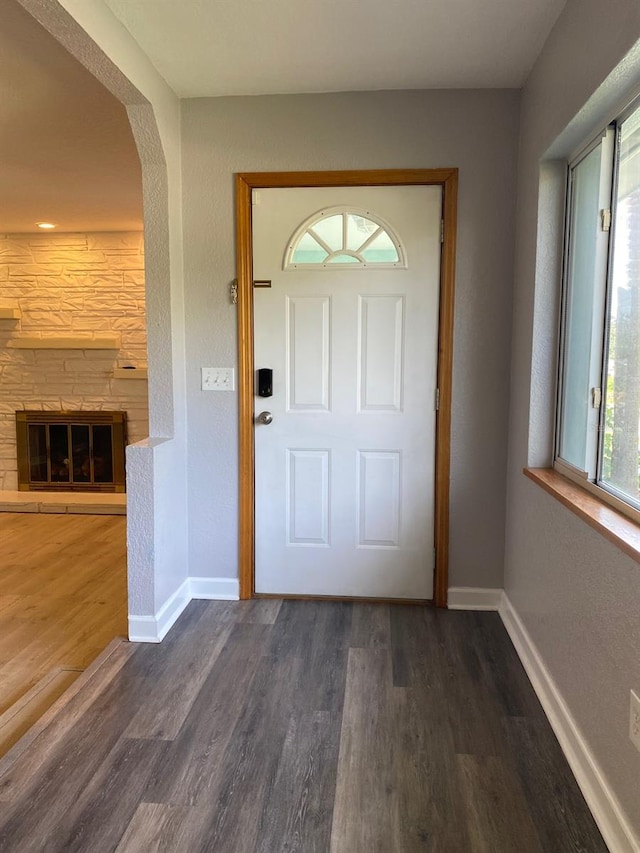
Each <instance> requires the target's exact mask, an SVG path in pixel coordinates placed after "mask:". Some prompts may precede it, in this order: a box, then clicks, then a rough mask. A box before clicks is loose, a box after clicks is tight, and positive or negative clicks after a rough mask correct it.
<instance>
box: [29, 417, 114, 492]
mask: <svg viewBox="0 0 640 853" xmlns="http://www.w3.org/2000/svg"><path fill="white" fill-rule="evenodd" d="M126 425H127V416H126V412H105V411H100V412H68V411H63V412H39V411H34V412H29V411H20V412H16V430H17V445H18V488H19V489H20V491H87V492H124V491H125V446H126V441H127V435H126Z"/></svg>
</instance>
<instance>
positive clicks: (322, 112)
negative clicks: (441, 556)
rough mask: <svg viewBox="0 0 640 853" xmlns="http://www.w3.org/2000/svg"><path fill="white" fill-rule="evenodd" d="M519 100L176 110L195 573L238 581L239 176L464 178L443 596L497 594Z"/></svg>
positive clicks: (386, 96)
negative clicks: (447, 581)
mask: <svg viewBox="0 0 640 853" xmlns="http://www.w3.org/2000/svg"><path fill="white" fill-rule="evenodd" d="M518 102H519V95H518V93H517V92H514V91H509V90H504V91H494V92H488V91H431V92H375V93H371V92H370V93H347V94H337V95H301V96H281V97H277V96H276V97H253V98H217V99H198V100H187V101H183V105H182V111H183V143H182V144H183V188H184V219H183V224H184V239H185V245H184V247H185V305H186V329H187V383H188V384H187V390H188V415H189V418H188V423H189V462H188V464H189V523H190V535H189V543H190V567H191V568H190V573H191V574H192V575H196V576H202V577H234V576H236V575H237V516H238V503H237V481H238V466H237V400H236V395H235V394H222V393H220V394H211V393H203V392H202V391H201V390H200V373H199V368H200V367H201V366H203V365H204V366H209V365H210V366H234V365H236V363H237V357H236V323H237V318H236V309H235V308H234V307H233V306H232V305H231V304H230V301H229V291H228V288H229V282H230V281H231V280H232V279H233V278H234V276H235V258H234V206H233V173H234V172H241V171H269V170H284V171H289V170H311V169H324V170H327V169H376V168H394V167H398V168H400V167H417V168H435V167H441V166H457V167H458V168H459V169H460V192H459V220H458V268H457V281H456V314H455V330H454V334H455V342H454V368H453V422H452V460H451V549H450V553H451V560H450V573H451V574H450V577H451V583H452V585H464V586H485V587H495V586H502V564H503V542H504V508H505V495H504V479H505V470H506V468H505V449H506V442H507V393H508V371H509V363H508V353H509V342H510V324H511V274H512V251H513V211H514V199H515V182H514V172H515V160H516V144H515V140H516V134H517V120H518Z"/></svg>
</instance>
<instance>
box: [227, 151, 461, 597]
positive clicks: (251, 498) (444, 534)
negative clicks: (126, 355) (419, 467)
mask: <svg viewBox="0 0 640 853" xmlns="http://www.w3.org/2000/svg"><path fill="white" fill-rule="evenodd" d="M419 185H424V186H434V185H437V186H441V187H442V219H443V222H444V229H443V239H442V251H441V260H440V309H439V318H438V369H437V372H438V389H439V392H440V399H439V408H438V411H437V412H436V466H435V469H436V470H435V495H434V500H435V505H434V515H435V526H434V542H435V551H436V560H435V571H434V604H436V606H438V607H446V606H447V589H448V575H449V474H450V461H451V394H452V368H453V303H454V289H455V262H456V226H457V201H458V170H457V169H454V168H451V169H380V170H373V171H344V172H342V171H341V172H242V173H239V174H236V269H237V276H238V387H239V405H238V416H239V555H238V558H239V579H240V598H241V599H246V598H252V597H253V595H254V589H255V586H254V584H255V479H254V477H255V450H254V431H253V417H254V411H253V406H254V361H253V263H252V248H253V245H252V239H253V232H252V222H251V193H252V190H254V189H270V188H294V187H359V186H377V187H380V186H419Z"/></svg>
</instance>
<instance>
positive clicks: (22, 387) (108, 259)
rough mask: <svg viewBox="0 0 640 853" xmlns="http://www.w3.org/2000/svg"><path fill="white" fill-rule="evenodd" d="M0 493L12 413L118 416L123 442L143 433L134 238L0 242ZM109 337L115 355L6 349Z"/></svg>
mask: <svg viewBox="0 0 640 853" xmlns="http://www.w3.org/2000/svg"><path fill="white" fill-rule="evenodd" d="M0 307H15V308H19V310H20V312H21V318H20V319H19V320H17V321H16V320H5V319H0V489H5V490H6V489H11V490H13V489H17V487H18V484H17V465H16V426H15V412H16V411H18V410H20V409H38V410H47V409H48V410H51V411H59V410H61V409H71V410H73V409H75V410H79V409H82V410H89V409H114V410H124V411H126V412H127V414H128V441H129V443H132V442H135V441H139V440H140V439H142V438H145V437H146V436H147V435H148V431H149V426H148V424H149V419H148V404H147V382H146V380H143V379H136V380H130V379H118V378H114V377H113V371H114V368H116V367H125V366H130V365H134V366H136V367H144V368H146V366H147V338H146V327H145V292H144V247H143V235H142V233H139V232H127V233H100V234H11V235H6V236H3V235H0ZM110 332H111V333H117V334H119V335H120V336H121V347H120V349H119V350H114V349H111V350H107V349H88V350H83V349H13V348H10V347H8V346H7V344H8V342H9V340H10V339H11V338H16V337H20V336H23V337H27V336H28V337H39V338H55V337H56V336H62V335H66V336H69V335H82V336H84V335H87V336H91V337H93V336H95V335H99V334H101V333H102V334H107V333H110Z"/></svg>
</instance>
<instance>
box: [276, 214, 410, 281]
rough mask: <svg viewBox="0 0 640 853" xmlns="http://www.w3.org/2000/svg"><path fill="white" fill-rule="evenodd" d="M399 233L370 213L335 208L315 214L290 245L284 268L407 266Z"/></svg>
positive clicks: (303, 225) (304, 223)
mask: <svg viewBox="0 0 640 853" xmlns="http://www.w3.org/2000/svg"><path fill="white" fill-rule="evenodd" d="M406 266H407V258H406V253H405V251H404V248H403V246H402V243H401V242H400V239H399V238H398V236H397V234H396V233H395V232H394V231H393V230H392V229H391V228H390V227H389V225H388V224H387V223H386V222H383V221H382V220H381V219H380V218H379V217H377V216H374V214H373V213H371V212H370V211H368V210H357V209H355V208H343V207H331V208H326V209H325V210H321V211H319V212H318V213H314V214H313V216H311V217H309V219H307V220H306V222H303V223H302V225H301V226H300V227H299V228H298V229H297V230H296V232H295V234H294V235H293V236H292V238H291V240H290V241H289V244H288V246H287V251H286V253H285V258H284V269H285V270H291V269H301V268H305V269H327V268H329V267H330V268H332V269H334V268H335V269H349V268H352V269H358V268H362V267H406Z"/></svg>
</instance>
